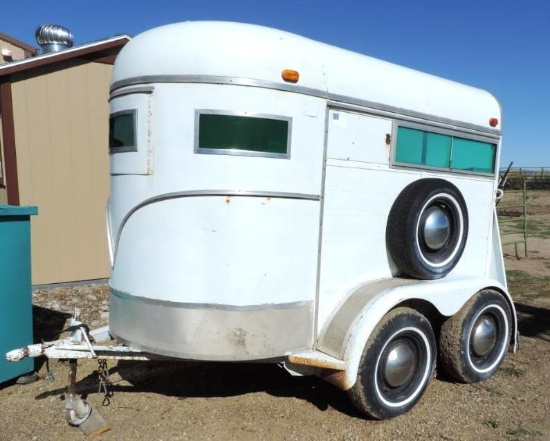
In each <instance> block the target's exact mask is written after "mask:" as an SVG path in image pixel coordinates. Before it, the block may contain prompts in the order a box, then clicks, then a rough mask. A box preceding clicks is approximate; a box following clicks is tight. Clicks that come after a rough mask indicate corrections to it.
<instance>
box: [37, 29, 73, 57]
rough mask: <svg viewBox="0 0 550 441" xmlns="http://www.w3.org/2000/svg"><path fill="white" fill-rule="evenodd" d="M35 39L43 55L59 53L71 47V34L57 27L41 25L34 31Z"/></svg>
mask: <svg viewBox="0 0 550 441" xmlns="http://www.w3.org/2000/svg"><path fill="white" fill-rule="evenodd" d="M35 37H36V42H37V43H38V44H39V45H40V47H41V48H42V53H43V54H49V53H50V52H59V51H62V50H64V49H68V48H70V47H72V46H73V39H74V37H73V34H72V33H71V31H69V30H68V29H67V28H64V27H63V26H59V25H51V24H45V25H42V26H40V27H39V28H38V29H37V30H36V32H35Z"/></svg>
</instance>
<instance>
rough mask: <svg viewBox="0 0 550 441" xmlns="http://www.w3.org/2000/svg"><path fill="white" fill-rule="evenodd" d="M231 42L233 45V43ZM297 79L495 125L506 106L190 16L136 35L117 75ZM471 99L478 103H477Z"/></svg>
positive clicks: (370, 61) (477, 93) (256, 30)
mask: <svg viewBox="0 0 550 441" xmlns="http://www.w3.org/2000/svg"><path fill="white" fill-rule="evenodd" d="M229 48H230V49H229ZM282 69H296V70H298V71H299V72H300V81H299V85H300V86H301V87H307V88H311V89H315V90H321V91H328V92H330V93H332V94H335V95H343V96H348V97H354V98H356V99H363V100H367V101H370V102H375V103H381V104H384V105H387V106H393V107H396V108H402V109H411V110H415V111H417V112H422V113H426V114H431V115H437V116H440V117H445V118H448V119H451V120H456V121H460V122H467V123H472V124H476V125H479V126H483V127H489V118H491V117H495V118H499V119H500V107H499V105H498V103H497V101H496V100H495V99H494V98H493V97H492V96H491V95H490V94H489V93H487V92H485V91H482V90H479V89H475V88H473V87H468V86H464V85H462V84H458V83H455V82H452V81H449V80H445V79H442V78H438V77H435V76H433V75H428V74H425V73H422V72H418V71H414V70H411V69H408V68H405V67H401V66H397V65H395V64H391V63H388V62H385V61H381V60H378V59H375V58H371V57H368V56H365V55H361V54H357V53H353V52H350V51H347V50H344V49H340V48H336V47H334V46H330V45H327V44H323V43H319V42H316V41H313V40H310V39H308V38H304V37H301V36H298V35H294V34H291V33H288V32H284V31H280V30H275V29H269V28H265V27H262V26H256V25H248V24H241V23H228V22H223V23H220V22H186V23H178V24H173V25H168V26H163V27H159V28H156V29H152V30H150V31H147V32H145V33H143V34H141V35H138V36H137V37H136V38H134V39H133V40H132V41H131V42H130V43H128V44H127V45H126V46H125V47H124V49H123V50H122V51H121V53H120V55H119V56H118V59H117V62H116V64H115V69H114V73H113V83H115V84H116V83H117V82H120V81H125V80H128V79H131V78H137V77H144V76H154V75H163V76H167V75H182V74H187V75H202V76H206V75H211V76H224V77H234V78H245V79H258V80H262V81H269V82H274V83H279V84H284V82H283V80H282V79H281V75H280V73H281V70H282ZM472 103H476V104H475V105H472Z"/></svg>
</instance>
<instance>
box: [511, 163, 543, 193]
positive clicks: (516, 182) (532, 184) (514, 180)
mask: <svg viewBox="0 0 550 441" xmlns="http://www.w3.org/2000/svg"><path fill="white" fill-rule="evenodd" d="M505 173H506V169H501V170H500V176H501V177H503V176H504V174H505ZM523 181H525V183H526V186H527V188H529V189H533V190H550V167H512V168H511V169H510V171H509V172H508V176H507V188H511V189H516V190H521V189H522V188H523Z"/></svg>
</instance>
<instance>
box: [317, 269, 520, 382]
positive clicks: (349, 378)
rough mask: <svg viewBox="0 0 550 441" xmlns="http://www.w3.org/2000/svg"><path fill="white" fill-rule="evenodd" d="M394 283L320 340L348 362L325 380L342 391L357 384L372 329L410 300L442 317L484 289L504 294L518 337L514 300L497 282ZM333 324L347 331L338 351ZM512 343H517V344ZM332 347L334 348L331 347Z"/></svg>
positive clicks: (325, 348) (328, 350) (334, 319)
mask: <svg viewBox="0 0 550 441" xmlns="http://www.w3.org/2000/svg"><path fill="white" fill-rule="evenodd" d="M392 280H394V281H395V283H396V285H397V286H394V287H391V286H390V287H386V288H385V289H382V290H381V291H378V292H377V293H376V294H374V295H371V296H370V298H369V299H368V300H367V301H366V302H363V303H362V307H360V308H358V309H356V311H355V312H356V313H355V314H349V312H348V314H347V315H348V316H351V315H353V319H352V320H351V321H350V322H349V326H345V325H344V326H343V323H341V322H340V323H338V319H339V318H340V319H341V318H342V317H343V316H344V315H343V314H341V315H340V317H339V314H338V313H336V314H334V315H333V317H332V320H331V322H330V323H329V324H328V325H327V327H326V329H325V332H324V333H323V336H322V338H321V339H320V345H319V349H320V350H323V351H325V352H326V353H329V354H331V353H332V354H334V355H337V356H338V358H340V359H342V360H344V361H345V363H346V369H345V370H344V371H341V372H340V373H339V374H338V375H335V376H331V377H326V380H327V381H329V382H331V383H333V384H335V385H336V386H338V387H339V388H341V389H343V390H348V389H350V388H351V387H352V386H353V385H354V384H355V381H356V379H357V372H358V369H359V364H360V361H361V356H362V354H363V349H364V347H365V345H366V343H367V341H368V339H369V337H370V335H371V333H372V331H373V329H374V328H375V327H376V325H377V324H378V322H379V321H380V320H381V319H382V318H383V317H384V316H385V315H386V314H387V313H388V312H389V311H391V310H392V309H393V308H395V307H396V306H398V305H400V304H402V303H403V302H404V301H407V300H412V301H414V300H423V301H427V302H429V303H430V304H432V305H433V306H434V307H435V308H436V309H437V310H438V311H439V312H440V313H441V314H442V315H443V316H451V315H453V314H455V313H456V312H458V311H459V310H460V308H462V306H463V305H464V304H465V303H466V302H467V301H468V300H469V299H470V298H471V297H472V296H473V295H474V294H476V293H477V292H478V291H480V290H482V289H495V290H497V291H499V292H501V293H502V294H503V295H504V296H505V298H506V299H507V301H508V303H509V304H510V309H511V311H512V316H513V317H512V322H513V327H514V329H513V335H514V336H515V335H516V332H517V319H516V312H515V308H514V304H513V301H512V299H511V296H510V295H509V293H508V292H507V290H506V288H505V287H504V286H502V285H501V284H500V283H498V282H497V281H495V280H492V279H485V278H477V277H475V278H474V277H468V278H464V277H462V278H459V277H453V278H450V277H448V278H445V279H437V280H430V281H418V280H416V281H415V280H410V279H392ZM399 282H401V284H399ZM368 291H369V290H368V285H366V286H362V287H359V288H358V289H357V290H356V291H355V292H354V293H353V294H352V295H350V297H349V298H348V300H349V301H346V302H344V303H343V304H342V305H341V307H340V310H343V309H345V308H346V307H349V306H350V305H353V304H356V305H357V304H359V303H360V302H358V301H357V299H355V300H356V301H353V298H354V297H355V298H357V297H361V294H362V293H365V292H368ZM371 291H372V290H371ZM449 294H452V295H449ZM350 299H351V300H350ZM413 307H414V306H413ZM334 322H336V326H334V328H337V329H340V330H341V329H344V328H346V329H347V331H346V332H345V335H344V333H342V336H341V340H340V342H339V349H337V348H336V346H335V343H336V341H337V339H336V338H335V337H334V335H332V336H331V332H330V328H331V325H333V323H334ZM332 334H334V333H332ZM514 340H515V339H514ZM511 343H512V344H515V341H514V342H511ZM331 344H332V347H331V346H330V345H331ZM338 352H339V353H338Z"/></svg>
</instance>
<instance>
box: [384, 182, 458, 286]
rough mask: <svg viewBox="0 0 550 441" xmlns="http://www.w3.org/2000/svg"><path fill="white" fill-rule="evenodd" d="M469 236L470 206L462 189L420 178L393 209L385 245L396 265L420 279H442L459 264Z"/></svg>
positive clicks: (407, 273)
mask: <svg viewBox="0 0 550 441" xmlns="http://www.w3.org/2000/svg"><path fill="white" fill-rule="evenodd" d="M467 236H468V209H467V207H466V202H465V201H464V198H463V197H462V194H461V193H460V190H459V189H458V188H457V187H456V186H455V185H453V184H451V183H450V182H448V181H446V180H444V179H420V180H418V181H414V182H413V183H411V184H409V185H408V186H407V187H405V188H404V189H403V191H402V192H401V193H400V194H399V196H398V197H397V199H396V200H395V202H394V203H393V206H392V208H391V210H390V213H389V217H388V224H387V228H386V244H387V247H388V251H389V253H390V255H391V257H392V259H393V261H394V262H395V264H396V265H397V267H398V268H399V269H400V270H401V271H402V272H403V273H405V274H406V275H408V276H410V277H414V278H417V279H428V280H431V279H439V278H441V277H444V276H446V275H447V274H448V273H449V272H450V271H451V270H452V269H453V268H454V267H455V266H456V264H457V263H458V261H459V260H460V257H461V256H462V252H463V251H464V247H465V246H466V239H467Z"/></svg>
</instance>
